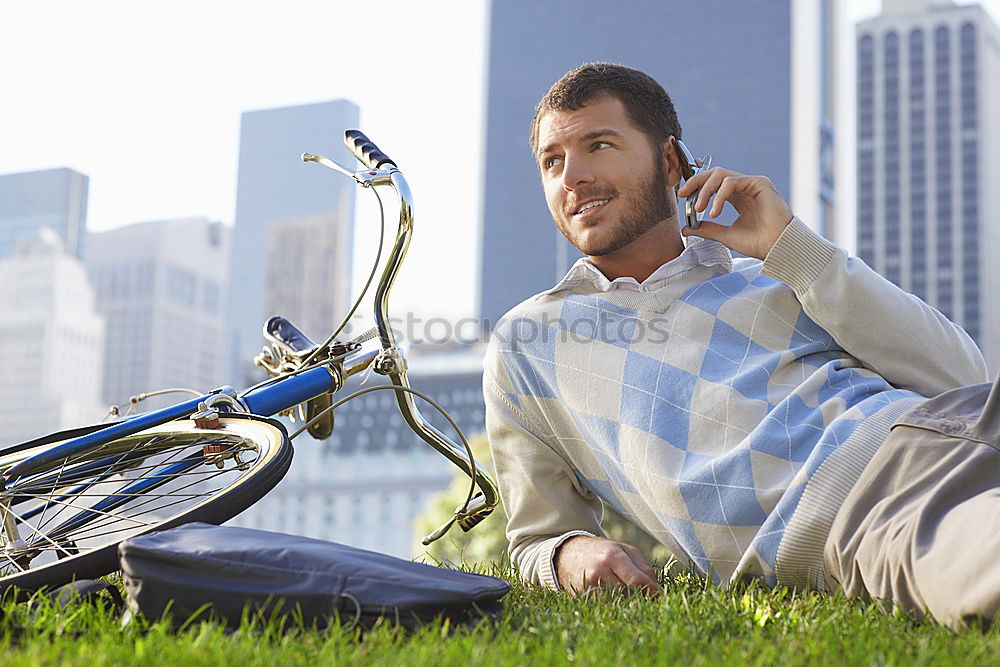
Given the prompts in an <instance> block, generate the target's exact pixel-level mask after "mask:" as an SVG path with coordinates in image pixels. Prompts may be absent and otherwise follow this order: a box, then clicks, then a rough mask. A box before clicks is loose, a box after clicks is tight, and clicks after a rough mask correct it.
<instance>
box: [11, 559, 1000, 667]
mask: <svg viewBox="0 0 1000 667" xmlns="http://www.w3.org/2000/svg"><path fill="white" fill-rule="evenodd" d="M481 571H482V570H481ZM487 573H497V572H495V571H494V572H490V571H487ZM499 574H501V575H502V576H505V577H506V578H508V579H510V578H511V576H510V573H509V572H500V573H499ZM512 583H513V589H512V591H511V593H510V594H509V595H508V597H507V599H506V609H505V611H504V614H503V616H502V617H501V619H500V620H499V621H498V622H496V623H493V624H482V625H480V626H479V627H476V628H474V629H471V630H470V629H456V628H452V627H449V626H448V625H447V624H445V623H442V622H438V623H435V624H433V625H431V626H428V627H426V628H424V629H422V630H420V631H418V632H415V633H405V632H403V631H400V630H398V629H395V628H392V627H388V626H383V627H376V628H375V629H374V630H372V631H370V632H367V633H365V634H364V635H360V634H359V633H358V632H357V631H352V630H347V629H341V628H336V629H334V630H332V631H328V632H316V631H312V630H308V629H302V628H299V629H294V630H292V631H291V632H284V633H283V632H279V631H277V629H276V627H275V626H274V625H273V624H272V625H267V624H261V623H253V622H251V623H249V624H247V625H245V626H244V627H242V628H241V629H240V630H238V631H237V632H233V633H227V632H225V631H224V629H223V628H221V627H219V626H218V625H214V624H211V623H207V622H193V623H191V624H189V626H188V627H187V628H186V629H184V630H182V631H180V632H174V631H173V630H172V629H171V626H169V625H167V624H166V623H155V624H152V625H148V626H147V625H144V624H133V625H132V626H130V627H127V628H125V629H122V628H121V627H120V619H119V617H118V615H117V614H114V613H111V612H109V611H106V610H101V609H98V608H95V607H93V606H91V605H87V604H71V605H69V606H67V607H65V608H59V607H56V606H54V605H52V604H41V603H40V604H38V605H36V606H35V608H30V607H28V606H27V605H23V604H22V605H16V604H14V603H12V602H8V603H5V604H4V605H3V606H2V612H3V619H2V621H0V660H2V661H3V664H4V665H5V666H9V665H36V664H45V665H49V664H52V665H55V664H58V665H86V666H87V667H99V666H101V665H120V664H184V665H216V664H226V665H240V667H249V666H250V665H276V664H280V665H285V664H334V663H340V664H343V663H348V664H354V663H362V664H385V665H394V666H398V665H402V666H404V667H410V666H412V665H423V664H428V665H483V666H485V665H525V664H541V665H547V664H563V663H569V662H573V663H576V664H583V665H612V666H614V667H618V666H620V667H625V665H631V664H711V665H716V664H731V665H747V664H750V665H775V664H777V665H782V664H796V665H797V664H813V665H827V664H829V665H840V664H858V665H913V664H916V665H923V664H926V665H931V664H933V665H938V664H949V663H951V664H963V665H966V664H996V663H997V662H998V658H1000V630H994V631H991V632H987V633H980V632H975V631H970V632H965V633H958V634H956V633H953V632H951V631H949V630H947V629H945V628H942V627H940V626H937V625H934V624H932V623H927V622H914V621H912V620H910V619H908V618H906V617H904V616H903V615H900V614H887V613H884V612H882V611H880V610H878V609H877V608H876V607H875V606H873V605H870V604H864V603H861V602H858V601H852V600H845V599H843V598H838V597H822V596H819V595H815V594H811V593H810V594H803V593H795V594H793V593H792V592H789V591H785V590H778V591H769V590H765V589H762V588H759V587H754V586H751V587H748V588H743V589H740V590H735V591H724V590H720V589H717V588H714V587H708V588H706V587H705V586H704V584H703V583H702V582H701V581H699V580H698V579H697V578H696V577H693V576H690V575H687V574H683V573H682V574H678V575H675V576H672V577H670V578H669V579H668V580H667V581H666V582H665V584H666V592H665V594H664V595H663V597H661V598H660V599H655V600H654V599H649V598H645V597H639V596H626V595H621V594H602V595H598V596H594V597H590V598H580V599H573V598H568V597H566V596H564V595H561V594H557V593H553V592H550V591H543V590H539V589H536V588H530V587H525V586H523V585H521V584H519V583H517V582H512ZM18 627H20V629H18Z"/></svg>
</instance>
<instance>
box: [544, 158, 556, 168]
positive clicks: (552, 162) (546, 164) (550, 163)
mask: <svg viewBox="0 0 1000 667" xmlns="http://www.w3.org/2000/svg"><path fill="white" fill-rule="evenodd" d="M559 160H560V158H558V157H556V156H552V157H547V158H545V160H544V161H543V162H542V166H544V167H545V168H546V169H551V168H552V167H554V166H556V165H557V164H558V163H559Z"/></svg>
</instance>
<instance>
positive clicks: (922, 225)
mask: <svg viewBox="0 0 1000 667" xmlns="http://www.w3.org/2000/svg"><path fill="white" fill-rule="evenodd" d="M857 55H858V58H857V67H858V138H857V139H858V145H857V151H858V153H857V160H858V255H859V256H860V257H861V258H862V259H863V260H864V261H865V262H866V263H868V264H869V265H870V266H872V267H874V268H875V269H876V270H877V271H879V272H880V273H881V274H882V275H884V276H885V277H886V278H888V279H889V280H891V281H892V282H894V283H896V284H897V285H899V286H900V287H902V288H903V289H904V290H906V291H908V292H912V293H913V294H915V295H917V296H918V297H920V298H922V299H924V300H926V301H927V302H928V303H930V304H931V305H932V306H935V307H936V308H937V309H938V310H940V311H941V312H942V313H944V314H945V315H946V316H948V317H949V318H951V319H952V320H953V321H955V322H957V323H958V324H960V325H961V326H963V327H964V328H965V330H966V331H967V332H968V333H969V335H971V336H972V337H973V338H974V339H975V340H976V341H977V342H978V343H979V344H980V346H981V347H982V348H983V352H984V353H985V355H986V359H987V362H988V364H989V366H990V370H991V372H992V373H995V372H996V371H997V369H998V368H1000V307H998V306H996V305H995V303H994V302H995V297H996V292H997V290H998V288H1000V226H998V225H996V224H989V220H988V218H987V217H986V215H988V214H989V212H992V211H996V210H998V208H1000V189H998V188H997V187H996V179H997V177H998V176H1000V126H998V125H997V123H996V122H995V120H996V117H997V114H998V113H1000V29H998V27H997V25H996V23H994V22H993V20H992V19H991V18H990V17H989V16H988V15H987V14H986V12H985V11H984V10H983V9H982V8H981V7H979V6H978V5H970V6H964V7H956V6H955V5H953V4H952V3H951V2H950V1H949V0H905V1H904V0H885V3H884V10H883V14H882V15H881V16H878V17H875V18H873V19H871V20H869V21H865V22H862V23H860V24H859V25H858V27H857Z"/></svg>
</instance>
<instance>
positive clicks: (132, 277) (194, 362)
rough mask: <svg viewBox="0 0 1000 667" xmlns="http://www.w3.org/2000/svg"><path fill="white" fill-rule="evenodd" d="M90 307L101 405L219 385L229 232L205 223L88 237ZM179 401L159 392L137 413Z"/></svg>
mask: <svg viewBox="0 0 1000 667" xmlns="http://www.w3.org/2000/svg"><path fill="white" fill-rule="evenodd" d="M88 266H89V268H90V273H91V277H92V279H93V283H94V286H95V288H96V290H97V307H98V309H99V310H100V312H101V314H102V315H104V317H105V318H106V320H107V324H108V330H107V337H106V352H105V354H104V383H103V390H102V395H103V400H104V402H105V403H106V404H107V405H127V402H128V400H129V398H130V397H131V396H135V395H138V394H141V393H143V392H149V391H155V390H159V389H167V388H175V387H182V388H187V389H193V390H196V391H209V390H211V389H214V388H215V387H218V386H219V385H221V384H224V383H225V373H224V365H223V362H224V358H223V349H224V343H225V326H226V303H225V298H226V287H227V280H228V275H229V270H228V269H229V230H228V229H226V227H225V226H224V225H223V224H222V223H219V222H212V221H209V220H206V219H205V218H185V219H181V220H163V221H159V222H145V223H138V224H134V225H128V226H125V227H120V228H118V229H113V230H110V231H106V232H100V233H98V234H94V235H93V236H92V237H91V245H90V257H89V260H88ZM185 398H186V397H185V396H184V395H183V394H179V395H178V394H174V395H166V396H163V397H157V398H153V399H150V400H149V401H145V402H143V403H142V404H141V405H140V406H139V407H140V409H141V410H149V409H151V408H154V407H164V406H166V405H171V404H172V403H177V402H179V401H180V400H182V399H185Z"/></svg>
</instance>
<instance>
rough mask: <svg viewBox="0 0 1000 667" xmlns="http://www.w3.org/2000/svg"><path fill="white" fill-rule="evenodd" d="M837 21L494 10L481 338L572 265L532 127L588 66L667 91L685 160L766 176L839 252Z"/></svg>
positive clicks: (676, 4) (782, 10)
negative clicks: (564, 83) (547, 101)
mask: <svg viewBox="0 0 1000 667" xmlns="http://www.w3.org/2000/svg"><path fill="white" fill-rule="evenodd" d="M837 11H839V5H838V3H836V2H834V0H802V1H797V2H792V1H791V0H781V1H773V2H772V1H768V2H763V1H759V2H758V1H755V2H746V1H745V0H713V1H712V2H704V1H701V0H672V1H671V2H662V1H660V0H640V1H636V2H628V3H607V2H601V1H600V0H553V1H551V2H534V1H532V0H505V1H504V2H494V3H493V4H492V7H491V16H490V46H489V63H488V100H487V118H486V121H487V125H486V143H485V146H486V149H485V150H486V155H485V162H486V164H485V192H484V198H483V234H482V240H481V244H482V247H481V256H482V265H481V276H480V294H479V311H480V314H481V316H482V317H483V318H484V319H485V320H487V321H486V322H485V324H486V326H487V328H489V327H490V326H492V324H494V323H495V322H496V320H497V318H499V317H500V316H501V315H502V314H503V313H504V312H506V311H507V310H508V309H510V308H511V307H512V306H514V305H516V304H517V303H518V302H520V301H522V300H524V299H525V298H527V297H529V296H531V295H533V294H535V293H537V292H540V291H542V290H544V289H547V288H548V287H551V286H552V285H553V284H555V282H557V281H558V279H559V278H561V277H562V275H564V273H565V272H566V270H567V269H568V268H569V266H570V265H572V263H573V262H574V261H575V260H576V258H577V257H578V256H579V255H578V254H577V253H576V251H575V250H574V249H573V248H572V247H570V246H569V244H568V243H567V242H566V241H564V240H563V238H562V236H561V235H560V234H559V232H558V231H557V230H556V229H555V226H554V224H553V222H552V218H551V216H550V215H549V212H548V209H547V207H546V204H545V200H544V197H543V195H542V190H541V187H540V184H539V179H538V171H537V168H536V166H535V164H534V160H533V158H532V155H531V151H530V149H529V146H528V131H529V128H530V124H531V118H532V115H533V112H534V106H535V104H536V103H537V102H538V100H539V99H540V98H541V97H542V96H543V95H544V94H545V92H546V91H547V90H548V88H549V86H550V85H551V84H552V83H553V82H554V81H555V80H556V79H558V78H559V77H560V76H561V75H563V74H564V73H565V72H567V71H569V70H571V69H573V68H575V67H576V66H578V65H580V64H581V63H584V62H588V61H595V60H605V61H612V62H617V63H621V64H623V65H628V66H630V67H635V68H637V69H641V70H643V71H645V72H647V73H649V74H650V75H651V76H653V77H654V78H655V79H656V80H658V81H659V82H660V83H661V84H663V86H664V88H666V90H667V92H668V93H669V94H670V95H671V97H672V99H673V101H674V104H675V106H676V108H677V112H678V116H679V118H680V123H681V126H682V128H683V139H684V142H685V144H686V145H687V146H688V148H690V149H691V151H692V152H693V153H695V154H696V155H699V156H700V155H704V154H706V153H710V154H711V155H712V156H713V158H714V161H715V164H720V165H726V166H727V167H729V168H732V169H735V170H738V171H745V172H749V173H759V174H766V175H767V176H769V177H770V178H771V180H773V181H774V183H775V185H776V186H777V188H778V190H779V191H780V192H781V193H782V194H783V195H784V196H785V197H786V198H788V199H789V201H790V203H791V204H792V206H793V208H794V209H795V211H796V213H798V214H799V216H800V217H801V218H802V219H803V220H804V221H806V223H807V224H809V225H811V226H812V227H813V228H815V229H817V230H819V231H820V232H821V233H824V234H825V235H827V236H828V237H830V238H832V239H834V240H835V241H838V242H841V243H843V241H844V239H841V238H838V229H836V228H835V220H836V215H835V199H834V183H833V176H832V175H833V170H834V158H833V145H834V128H835V125H836V123H835V120H836V118H835V113H834V111H833V109H834V106H833V103H834V98H835V96H834V95H833V94H832V86H833V82H834V77H833V71H832V70H833V68H834V67H835V64H836V58H835V57H834V53H833V49H832V45H833V44H835V43H836V42H835V40H834V39H833V33H834V30H833V28H834V26H835V25H836V21H835V20H834V17H835V15H836V12H837ZM723 220H732V216H726V215H724V216H723Z"/></svg>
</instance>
